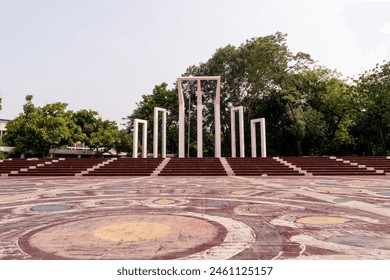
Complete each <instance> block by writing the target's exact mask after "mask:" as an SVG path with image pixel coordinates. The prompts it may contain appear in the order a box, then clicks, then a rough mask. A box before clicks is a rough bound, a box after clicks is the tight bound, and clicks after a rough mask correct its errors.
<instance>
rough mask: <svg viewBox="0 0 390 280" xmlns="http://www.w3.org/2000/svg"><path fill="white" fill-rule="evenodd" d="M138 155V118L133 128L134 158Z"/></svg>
mask: <svg viewBox="0 0 390 280" xmlns="http://www.w3.org/2000/svg"><path fill="white" fill-rule="evenodd" d="M137 157H138V119H135V120H134V128H133V158H137Z"/></svg>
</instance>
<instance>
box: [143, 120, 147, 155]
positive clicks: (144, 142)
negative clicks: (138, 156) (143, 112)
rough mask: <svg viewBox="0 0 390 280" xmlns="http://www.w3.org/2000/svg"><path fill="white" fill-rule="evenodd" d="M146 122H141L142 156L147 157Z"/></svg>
mask: <svg viewBox="0 0 390 280" xmlns="http://www.w3.org/2000/svg"><path fill="white" fill-rule="evenodd" d="M147 134H148V122H147V121H144V122H143V129H142V157H143V158H147V157H148V141H147V137H148V135H147Z"/></svg>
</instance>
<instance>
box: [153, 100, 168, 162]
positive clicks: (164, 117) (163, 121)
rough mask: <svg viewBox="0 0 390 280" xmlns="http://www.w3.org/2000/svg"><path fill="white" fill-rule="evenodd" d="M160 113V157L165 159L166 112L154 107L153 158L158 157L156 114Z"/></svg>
mask: <svg viewBox="0 0 390 280" xmlns="http://www.w3.org/2000/svg"><path fill="white" fill-rule="evenodd" d="M159 112H162V133H161V134H162V135H161V138H162V139H161V142H162V143H161V156H162V157H163V158H166V157H167V110H166V109H164V108H159V107H154V114H153V157H154V158H157V157H158V113H159Z"/></svg>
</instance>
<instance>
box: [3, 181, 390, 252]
mask: <svg viewBox="0 0 390 280" xmlns="http://www.w3.org/2000/svg"><path fill="white" fill-rule="evenodd" d="M0 259H16V260H22V259H76V260H81V259H88V260H94V259H130V260H135V259H141V260H148V259H216V260H225V259H246V260H248V259H249V260H256V259H351V260H356V259H365V260H366V259H374V260H377V259H387V260H388V259H390V177H389V176H367V177H356V176H352V177H346V176H343V177H331V176H327V177H288V178H286V177H239V176H232V177H228V176H225V177H122V178H118V177H116V178H114V177H99V178H97V177H91V178H81V177H74V178H73V177H72V178H70V177H44V178H42V177H39V178H38V177H29V178H11V177H8V178H7V177H6V178H1V180H0Z"/></svg>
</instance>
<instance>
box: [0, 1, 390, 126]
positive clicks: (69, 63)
mask: <svg viewBox="0 0 390 280" xmlns="http://www.w3.org/2000/svg"><path fill="white" fill-rule="evenodd" d="M277 31H281V32H283V33H287V34H288V37H287V45H288V47H289V48H290V49H291V50H292V51H293V52H298V51H303V52H306V53H309V54H310V55H311V56H312V58H313V59H314V60H316V61H318V64H320V65H324V66H326V67H328V68H330V69H336V70H338V71H339V72H341V73H342V74H343V75H344V77H346V78H347V77H351V76H357V75H358V74H360V73H363V72H364V70H367V69H371V68H373V67H375V65H376V63H382V62H383V60H390V1H389V0H386V1H364V0H294V1H288V0H268V1H266V0H208V1H206V0H160V1H159V0H0V96H1V97H2V99H3V102H2V104H3V109H2V111H0V118H3V119H12V118H14V117H16V116H17V115H18V114H19V113H20V112H21V111H22V106H23V104H24V103H25V96H26V95H27V94H32V95H34V103H35V104H36V105H37V106H43V105H45V104H48V103H53V102H65V103H68V104H69V106H68V109H71V110H79V109H92V110H95V111H97V112H98V113H99V114H100V115H101V116H102V117H103V119H109V120H113V121H117V123H118V124H120V123H123V121H122V120H121V119H122V118H124V117H126V116H128V115H129V114H131V112H132V111H133V109H134V108H135V106H136V102H139V101H140V100H141V95H142V94H149V93H151V92H152V90H153V88H154V86H155V85H156V84H160V83H162V82H167V83H168V85H169V87H172V86H173V83H174V82H175V81H176V78H177V77H179V76H180V75H181V74H182V73H183V72H184V71H185V70H186V68H187V67H188V66H190V65H198V64H199V63H200V62H206V61H207V60H208V59H209V58H210V57H211V56H212V54H213V53H214V52H215V50H216V49H218V48H220V47H224V46H226V45H228V44H233V45H235V46H239V45H240V44H241V43H244V42H245V41H246V40H247V39H250V38H253V37H259V36H267V35H271V34H274V33H275V32H277Z"/></svg>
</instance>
